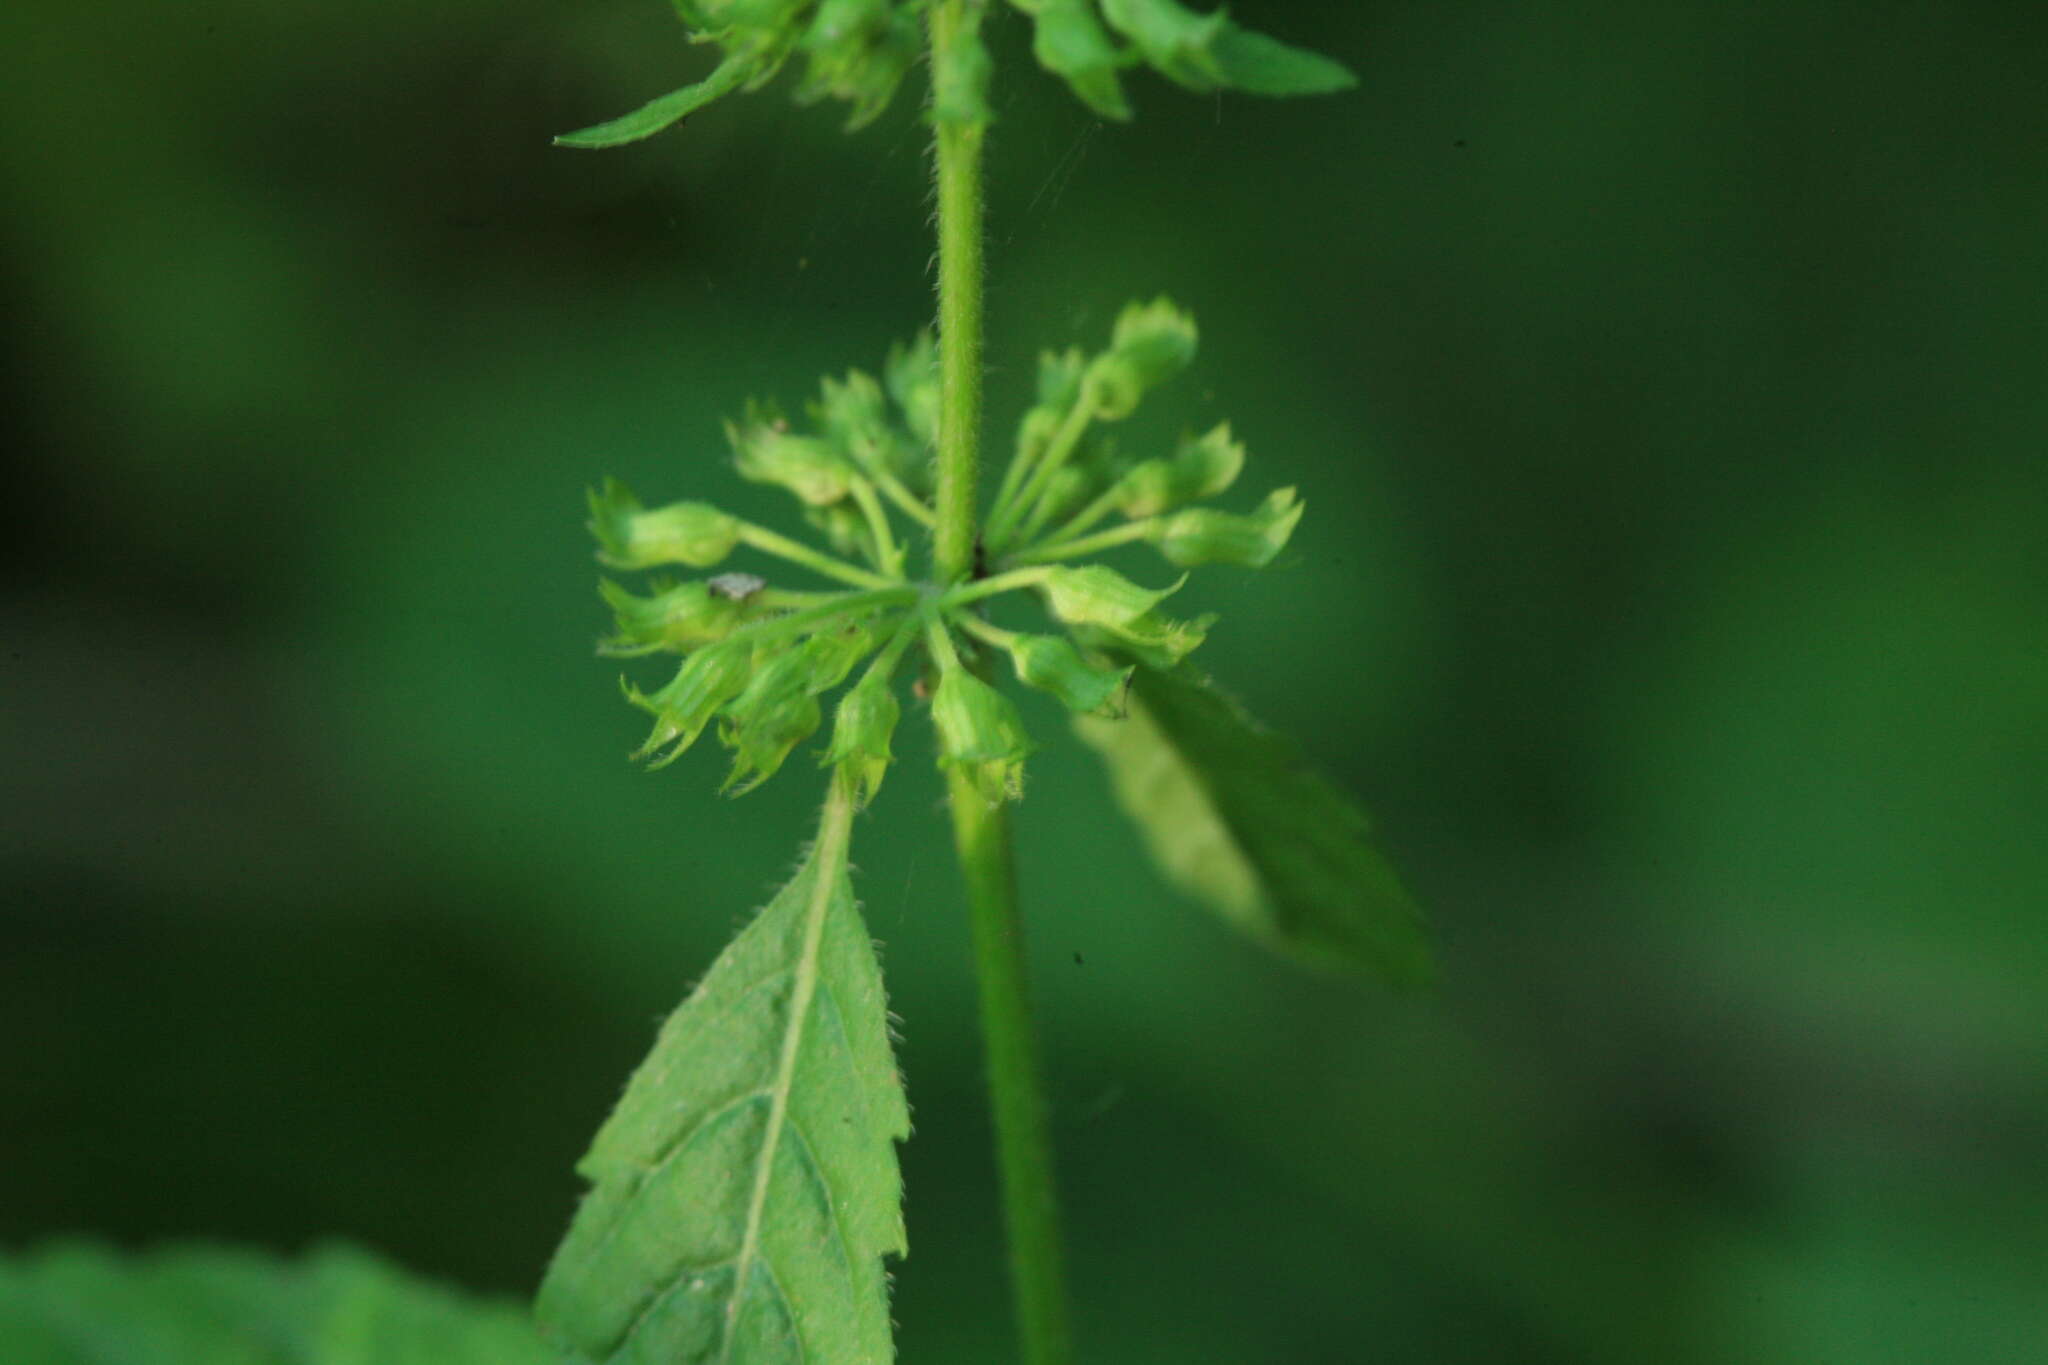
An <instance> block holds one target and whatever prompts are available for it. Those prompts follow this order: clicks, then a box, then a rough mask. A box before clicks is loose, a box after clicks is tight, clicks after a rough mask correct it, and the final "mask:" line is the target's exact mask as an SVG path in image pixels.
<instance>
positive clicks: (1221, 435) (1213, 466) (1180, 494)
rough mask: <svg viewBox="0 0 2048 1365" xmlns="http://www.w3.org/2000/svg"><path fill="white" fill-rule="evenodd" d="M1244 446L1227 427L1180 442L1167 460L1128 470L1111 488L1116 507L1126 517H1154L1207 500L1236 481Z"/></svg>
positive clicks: (1147, 461)
mask: <svg viewBox="0 0 2048 1365" xmlns="http://www.w3.org/2000/svg"><path fill="white" fill-rule="evenodd" d="M1243 469H1244V447H1243V446H1241V445H1239V444H1238V443H1237V442H1236V441H1234V440H1232V439H1231V436H1230V423H1228V422H1224V423H1222V424H1220V425H1218V426H1215V427H1212V428H1211V429H1210V430H1209V431H1207V432H1205V433H1203V434H1202V435H1201V436H1199V437H1196V436H1186V437H1182V438H1181V443H1180V448H1179V449H1177V450H1176V451H1174V453H1173V458H1172V459H1170V460H1144V461H1141V462H1139V463H1138V464H1135V465H1133V466H1131V468H1130V471H1129V472H1128V473H1126V474H1125V475H1124V477H1123V480H1122V482H1121V483H1120V484H1118V486H1117V507H1118V509H1119V510H1120V511H1122V512H1123V514H1124V515H1125V516H1127V517H1150V516H1157V515H1158V514H1159V513H1161V512H1170V511H1172V510H1173V509H1174V508H1176V507H1183V506H1185V505H1187V504H1188V503H1191V502H1200V501H1201V500H1202V499H1204V498H1213V497H1215V496H1216V495H1217V494H1218V493H1221V492H1223V491H1224V490H1225V489H1227V488H1229V487H1230V485H1231V484H1233V483H1235V482H1237V476H1238V474H1239V472H1240V471H1242V470H1243Z"/></svg>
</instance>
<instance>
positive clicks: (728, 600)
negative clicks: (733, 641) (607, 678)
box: [598, 574, 766, 656]
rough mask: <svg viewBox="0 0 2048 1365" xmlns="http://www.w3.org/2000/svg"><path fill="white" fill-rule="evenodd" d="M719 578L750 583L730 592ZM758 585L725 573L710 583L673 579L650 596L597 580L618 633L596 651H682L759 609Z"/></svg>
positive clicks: (727, 630)
mask: <svg viewBox="0 0 2048 1365" xmlns="http://www.w3.org/2000/svg"><path fill="white" fill-rule="evenodd" d="M725 580H738V581H740V582H742V583H743V584H747V585H751V586H750V587H749V588H748V590H747V591H744V592H735V591H730V590H729V589H728V588H727V587H721V586H720V585H721V584H722V583H724V582H725ZM764 586H766V585H765V584H763V583H762V582H761V580H760V579H758V578H752V577H750V576H748V575H745V574H725V575H721V577H720V579H718V580H714V581H713V582H710V583H678V584H677V585H675V586H674V587H671V588H664V589H662V590H661V591H659V592H657V593H655V594H654V595H653V596H652V597H640V596H637V595H636V594H634V593H631V592H628V591H627V590H626V589H625V588H622V587H620V586H619V585H618V584H617V583H614V582H612V581H611V580H610V579H608V578H607V579H605V580H603V581H602V582H600V583H599V584H598V591H599V592H600V593H601V594H603V596H604V600H605V601H606V602H608V603H609V604H610V605H611V609H612V615H613V617H614V618H615V619H616V620H617V622H618V627H619V633H618V634H617V635H615V636H613V637H612V638H611V639H609V640H607V641H605V642H604V644H603V645H601V646H599V649H600V652H602V653H605V654H610V655H614V656H618V655H626V656H631V655H637V654H652V653H654V652H656V651H657V650H669V651H672V652H674V653H677V654H686V653H688V652H689V651H690V650H693V649H695V648H697V647H698V646H699V645H708V644H713V643H715V642H717V641H719V640H723V639H724V638H725V637H726V636H727V635H729V634H731V633H732V630H733V627H735V626H737V625H739V624H740V623H741V622H742V621H745V620H748V619H750V618H752V617H753V616H756V615H758V614H759V609H758V607H757V606H756V605H755V602H754V598H755V597H756V595H757V594H758V593H759V592H760V590H761V588H762V587H764Z"/></svg>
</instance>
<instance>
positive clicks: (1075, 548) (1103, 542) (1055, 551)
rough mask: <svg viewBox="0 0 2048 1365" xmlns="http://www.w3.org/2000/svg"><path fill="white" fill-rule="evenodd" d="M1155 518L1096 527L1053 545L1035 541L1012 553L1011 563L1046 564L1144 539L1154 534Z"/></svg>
mask: <svg viewBox="0 0 2048 1365" xmlns="http://www.w3.org/2000/svg"><path fill="white" fill-rule="evenodd" d="M1156 521H1157V519H1156V518H1150V517H1148V518H1146V519H1145V520H1143V521H1127V522H1125V523H1124V524H1123V525H1121V526H1112V527H1110V528H1109V529H1108V530H1107V531H1097V532H1096V533H1095V534H1094V535H1092V536H1077V537H1075V538H1074V539H1072V540H1063V541H1059V542H1057V543H1055V544H1050V545H1034V546H1032V547H1031V548H1030V549H1028V550H1020V551H1019V552H1017V553H1016V554H1014V555H1011V556H1010V562H1011V563H1012V564H1043V563H1046V562H1047V561H1049V560H1054V559H1074V558H1076V557H1078V556H1080V555H1092V554H1096V553H1098V552H1099V551H1102V550H1110V549H1114V548H1116V547H1117V546H1119V545H1128V544H1130V543H1131V542H1132V541H1134V540H1143V539H1144V538H1145V537H1146V536H1149V535H1151V534H1152V531H1153V527H1154V525H1155V524H1156Z"/></svg>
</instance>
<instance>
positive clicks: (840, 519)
mask: <svg viewBox="0 0 2048 1365" xmlns="http://www.w3.org/2000/svg"><path fill="white" fill-rule="evenodd" d="M804 520H805V521H806V522H808V523H810V524H811V525H812V526H815V527H817V528H818V529H819V530H820V531H823V532H824V533H825V543H826V544H827V545H830V546H831V547H832V549H833V552H834V553H836V554H841V555H845V556H847V557H849V558H852V557H854V556H860V555H865V554H866V553H867V547H868V521H867V518H866V517H864V516H862V515H861V513H860V509H859V508H858V507H855V506H854V505H853V504H852V503H850V502H835V503H833V504H832V505H831V506H830V507H806V508H804Z"/></svg>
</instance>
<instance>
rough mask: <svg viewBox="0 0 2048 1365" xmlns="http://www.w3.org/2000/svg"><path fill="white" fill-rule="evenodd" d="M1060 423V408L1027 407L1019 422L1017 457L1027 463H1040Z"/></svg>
mask: <svg viewBox="0 0 2048 1365" xmlns="http://www.w3.org/2000/svg"><path fill="white" fill-rule="evenodd" d="M1060 424H1061V413H1060V410H1059V409H1058V408H1026V409H1025V410H1024V417H1023V419H1022V420H1021V421H1019V422H1018V423H1017V458H1018V459H1020V460H1022V461H1023V462H1024V463H1025V464H1026V465H1033V464H1036V463H1038V457H1039V456H1040V455H1043V454H1044V453H1045V448H1046V447H1047V446H1049V445H1051V444H1052V438H1053V435H1054V433H1056V432H1057V431H1059V429H1060Z"/></svg>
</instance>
